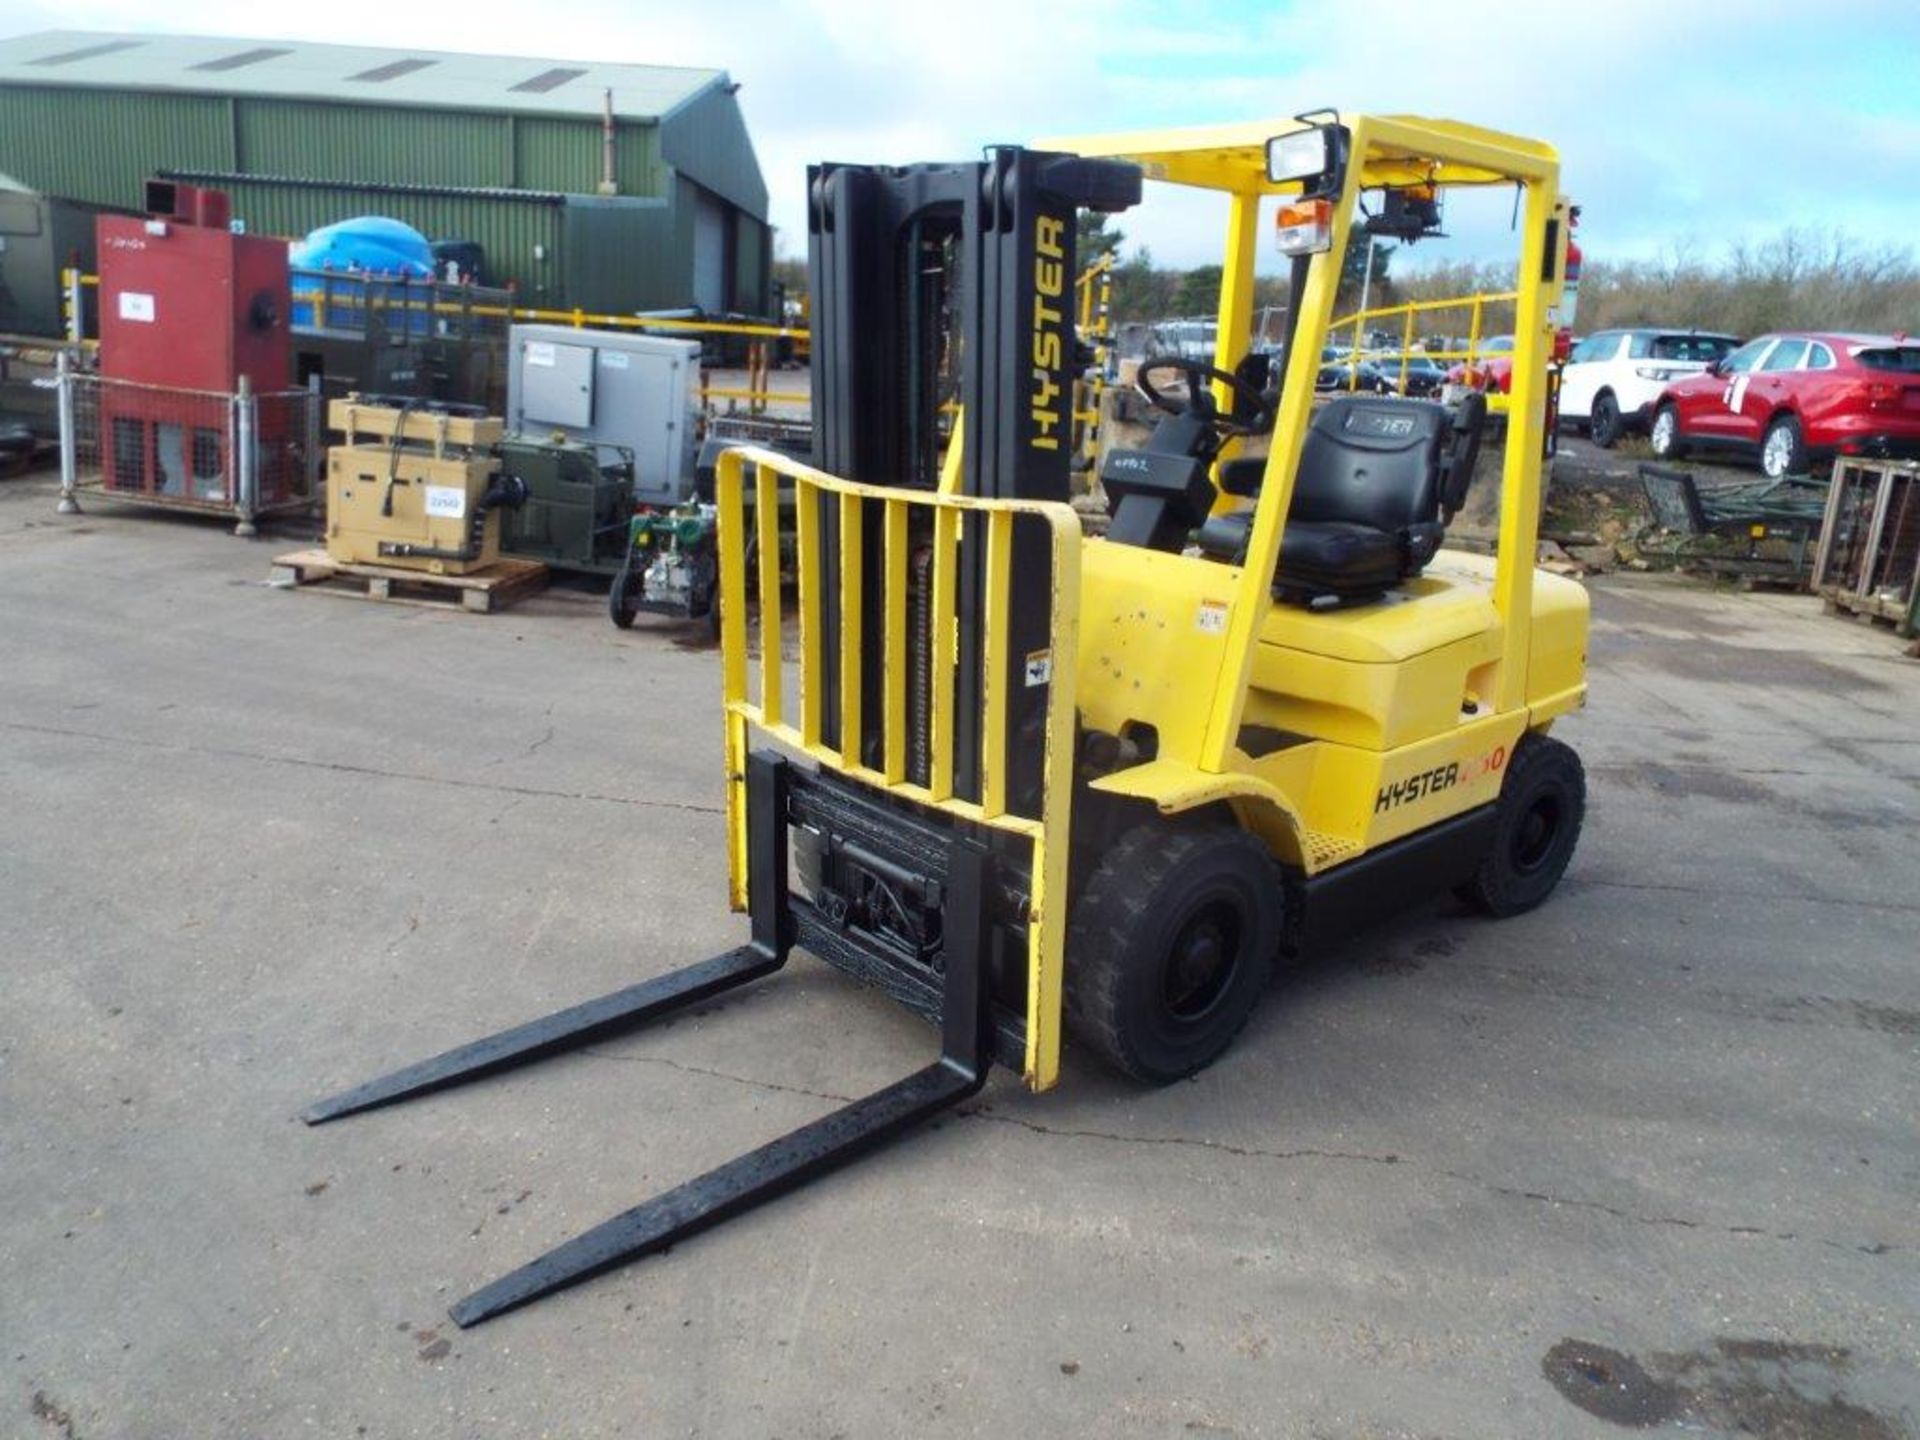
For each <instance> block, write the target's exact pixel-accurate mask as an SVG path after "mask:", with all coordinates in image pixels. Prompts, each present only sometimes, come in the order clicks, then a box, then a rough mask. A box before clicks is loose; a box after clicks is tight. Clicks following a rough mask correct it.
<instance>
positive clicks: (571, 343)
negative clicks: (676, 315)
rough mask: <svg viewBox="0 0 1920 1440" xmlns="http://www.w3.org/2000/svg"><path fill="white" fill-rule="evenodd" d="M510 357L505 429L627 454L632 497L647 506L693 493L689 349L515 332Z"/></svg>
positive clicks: (689, 344)
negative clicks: (555, 436) (561, 436)
mask: <svg viewBox="0 0 1920 1440" xmlns="http://www.w3.org/2000/svg"><path fill="white" fill-rule="evenodd" d="M509 349H510V351H511V353H512V363H511V365H510V366H509V367H508V371H507V429H509V430H510V431H512V432H514V433H515V434H518V435H526V436H531V437H544V436H548V435H552V434H553V433H554V432H556V431H558V432H560V433H562V434H564V435H565V436H566V437H567V439H569V440H577V441H586V442H598V443H600V444H603V445H616V446H624V447H625V448H627V449H629V450H631V451H633V458H634V483H633V492H634V496H635V498H636V499H638V500H640V501H642V502H644V503H646V504H649V505H673V504H678V503H679V502H680V501H682V500H685V499H686V498H687V497H688V496H690V495H691V494H692V493H693V459H694V444H693V440H694V434H693V432H694V421H695V417H696V413H697V412H696V408H695V407H696V401H697V396H698V390H699V383H700V346H699V343H698V342H697V341H693V340H667V339H662V338H660V337H659V336H655V335H632V334H626V333H623V332H620V331H614V330H575V329H572V328H570V327H568V326H565V325H516V326H514V327H513V332H512V336H511V338H510V341H509Z"/></svg>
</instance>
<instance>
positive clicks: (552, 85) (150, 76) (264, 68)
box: [0, 30, 727, 120]
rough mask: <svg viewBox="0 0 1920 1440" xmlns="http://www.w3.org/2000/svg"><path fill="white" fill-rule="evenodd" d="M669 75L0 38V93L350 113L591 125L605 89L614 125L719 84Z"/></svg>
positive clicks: (288, 44) (225, 44) (716, 73)
mask: <svg viewBox="0 0 1920 1440" xmlns="http://www.w3.org/2000/svg"><path fill="white" fill-rule="evenodd" d="M726 79H727V75H726V72H725V71H724V70H701V69H694V68H691V67H686V66H676V65H607V64H601V63H599V62H596V61H590V60H578V61H566V60H547V59H532V58H522V57H515V56H506V55H462V54H458V53H455V52H452V51H445V50H411V49H409V50H395V49H380V48H375V47H373V46H370V45H321V44H311V43H308V42H306V41H301V40H273V41H266V40H241V39H234V38H221V37H218V36H207V35H138V34H131V33H127V34H118V33H103V32H100V31H91V30H48V31H42V32H41V33H39V34H37V35H21V36H16V37H14V38H12V39H6V40H0V85H75V86H84V87H98V88H102V89H115V90H185V91H197V92H200V93H203V94H215V95H270V96H284V97H292V98H299V99H309V100H340V101H347V102H350V103H353V104H361V105H407V106H435V107H442V108H448V109H459V110H489V111H512V112H516V113H525V114H536V115H598V114H599V113H600V110H601V104H602V97H603V95H604V94H605V92H606V91H608V90H612V91H613V111H614V114H615V115H616V116H618V117H619V118H620V119H623V120H655V119H658V118H660V117H661V116H663V115H668V114H671V113H672V112H673V111H674V110H675V109H676V108H678V107H679V106H681V105H684V104H685V103H686V102H687V101H689V100H691V99H692V98H693V97H694V96H696V95H698V94H700V93H701V92H702V91H704V90H707V89H710V88H712V87H713V86H714V85H716V84H723V83H725V82H726Z"/></svg>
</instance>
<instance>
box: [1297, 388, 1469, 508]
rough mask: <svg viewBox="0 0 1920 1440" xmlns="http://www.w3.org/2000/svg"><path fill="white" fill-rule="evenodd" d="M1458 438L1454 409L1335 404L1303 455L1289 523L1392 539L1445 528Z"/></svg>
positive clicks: (1318, 420) (1321, 417) (1324, 412)
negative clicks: (1446, 488)
mask: <svg viewBox="0 0 1920 1440" xmlns="http://www.w3.org/2000/svg"><path fill="white" fill-rule="evenodd" d="M1451 431H1452V425H1451V421H1450V419H1449V416H1448V414H1447V410H1446V407H1445V406H1443V405H1436V404H1434V403H1432V402H1431V401H1426V400H1400V399H1392V400H1388V399H1377V398H1375V397H1373V396H1370V395H1341V396H1338V397H1336V398H1335V399H1333V400H1330V401H1328V402H1327V404H1326V405H1325V406H1324V407H1322V409H1321V410H1320V413H1319V414H1317V415H1315V416H1314V417H1313V424H1312V426H1311V427H1310V428H1309V429H1308V431H1307V437H1306V440H1305V442H1304V443H1303V444H1302V445H1301V447H1300V470H1299V473H1298V474H1297V475H1296V476H1295V478H1294V482H1293V508H1292V510H1291V511H1290V512H1289V516H1288V518H1289V519H1291V520H1306V521H1313V522H1323V521H1335V522H1338V523H1342V524H1348V525H1368V526H1371V527H1372V528H1374V529H1376V530H1386V531H1389V532H1391V531H1396V530H1401V529H1404V528H1405V527H1407V526H1409V525H1425V524H1432V523H1434V522H1436V521H1438V520H1439V518H1440V479H1441V472H1442V469H1443V466H1444V460H1445V454H1446V447H1447V442H1448V439H1449V437H1450V435H1451Z"/></svg>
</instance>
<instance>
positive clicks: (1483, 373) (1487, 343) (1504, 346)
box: [1447, 335, 1513, 395]
mask: <svg viewBox="0 0 1920 1440" xmlns="http://www.w3.org/2000/svg"><path fill="white" fill-rule="evenodd" d="M1447 383H1448V384H1449V385H1471V386H1472V387H1473V388H1474V389H1476V390H1485V391H1486V392H1487V393H1488V394H1489V395H1492V394H1495V393H1498V394H1501V395H1506V394H1509V393H1511V392H1512V390H1513V336H1511V335H1496V336H1494V337H1493V338H1492V339H1491V340H1482V341H1481V342H1480V348H1479V349H1478V351H1477V352H1475V359H1474V362H1473V363H1472V364H1471V365H1469V364H1467V362H1466V361H1464V360H1462V361H1460V362H1459V363H1458V364H1456V365H1454V366H1453V367H1452V368H1451V369H1449V370H1448V371H1447Z"/></svg>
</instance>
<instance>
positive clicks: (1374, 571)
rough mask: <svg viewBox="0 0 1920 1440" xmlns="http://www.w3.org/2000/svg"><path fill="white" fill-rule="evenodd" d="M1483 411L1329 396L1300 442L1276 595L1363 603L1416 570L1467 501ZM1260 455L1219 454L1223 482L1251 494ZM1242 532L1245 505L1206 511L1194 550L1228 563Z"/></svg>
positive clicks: (1241, 549)
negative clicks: (1226, 458)
mask: <svg viewBox="0 0 1920 1440" xmlns="http://www.w3.org/2000/svg"><path fill="white" fill-rule="evenodd" d="M1486 417H1487V402H1486V397H1485V396H1482V395H1477V394H1475V395H1469V396H1468V397H1467V398H1466V399H1465V400H1463V401H1462V402H1461V404H1460V406H1459V407H1458V409H1456V410H1449V409H1448V408H1447V407H1446V406H1444V405H1439V404H1435V403H1433V402H1432V401H1427V400H1401V399H1388V398H1381V397H1376V396H1371V395H1342V396H1339V397H1337V398H1335V399H1333V400H1330V401H1328V402H1327V404H1326V405H1325V406H1324V407H1322V408H1321V410H1320V411H1319V413H1318V414H1316V415H1315V416H1314V418H1313V424H1312V425H1311V426H1310V427H1309V429H1308V431H1307V436H1306V440H1305V442H1304V443H1303V444H1302V445H1301V447H1300V469H1299V472H1298V473H1297V474H1296V475H1295V477H1294V482H1293V504H1292V508H1291V509H1290V510H1289V511H1288V513H1287V524H1286V529H1285V531H1284V532H1283V534H1282V536H1281V541H1280V563H1279V565H1278V567H1277V569H1276V571H1275V573H1274V577H1273V591H1274V594H1275V596H1276V597H1278V598H1279V599H1281V600H1285V601H1288V602H1291V603H1296V604H1307V605H1310V604H1312V603H1313V602H1314V601H1316V600H1321V599H1326V598H1332V599H1335V600H1340V601H1353V600H1366V599H1372V598H1374V597H1376V596H1378V595H1381V594H1383V593H1384V592H1385V591H1387V590H1389V589H1391V588H1392V587H1393V586H1395V585H1397V584H1399V583H1401V582H1402V581H1405V580H1411V579H1412V578H1413V577H1414V576H1416V575H1418V574H1419V573H1420V571H1421V570H1422V569H1424V568H1425V566H1426V564H1427V562H1428V561H1429V560H1431V559H1433V557H1434V553H1435V552H1436V551H1438V550H1439V548H1440V542H1441V540H1442V539H1443V538H1445V535H1446V524H1447V522H1448V521H1450V520H1452V519H1453V517H1454V514H1455V513H1456V512H1457V511H1458V510H1459V508H1460V506H1461V505H1462V504H1463V503H1464V502H1465V500H1466V497H1467V487H1468V486H1469V485H1470V484H1472V482H1473V467H1474V463H1475V461H1476V460H1478V459H1479V455H1480V435H1481V431H1482V430H1483V429H1484V428H1485V425H1486ZM1265 464H1266V461H1265V460H1264V459H1247V460H1236V461H1231V462H1229V463H1228V464H1227V465H1226V466H1225V467H1223V473H1222V476H1221V480H1222V488H1224V489H1225V490H1227V491H1228V492H1229V493H1231V494H1237V495H1255V494H1258V492H1259V474H1260V470H1261V468H1262V467H1264V466H1265ZM1236 482H1237V483H1236ZM1252 531H1253V511H1252V510H1251V509H1248V510H1241V511H1236V512H1234V513H1231V514H1227V515H1216V516H1214V517H1213V518H1211V519H1209V520H1208V521H1207V522H1206V523H1205V524H1204V525H1202V526H1201V527H1200V531H1199V533H1198V535H1197V536H1196V537H1195V539H1196V541H1197V543H1198V544H1199V546H1200V551H1201V553H1202V554H1204V555H1208V556H1211V557H1212V558H1214V559H1216V560H1225V561H1227V562H1229V563H1231V564H1236V565H1237V564H1241V563H1243V562H1244V560H1245V559H1246V553H1247V542H1248V539H1249V538H1250V536H1251V534H1252Z"/></svg>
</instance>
